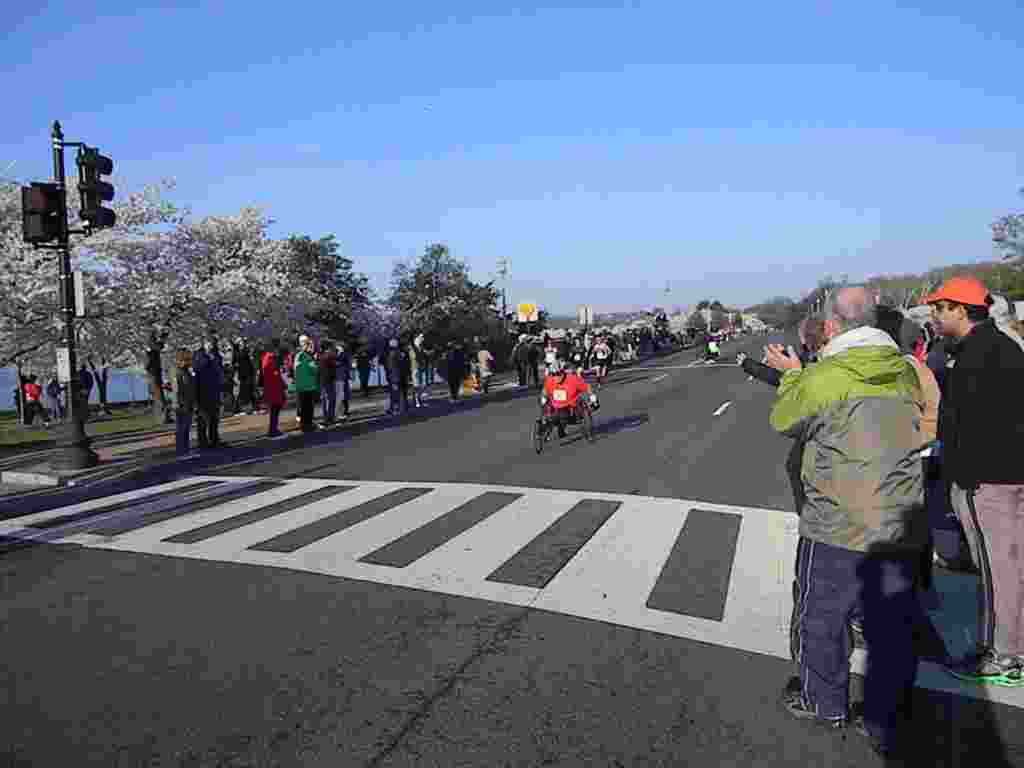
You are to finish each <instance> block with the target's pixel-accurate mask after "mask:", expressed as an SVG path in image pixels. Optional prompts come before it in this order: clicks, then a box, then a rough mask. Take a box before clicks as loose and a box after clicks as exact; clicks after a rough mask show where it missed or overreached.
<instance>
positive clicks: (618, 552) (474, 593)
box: [0, 476, 1024, 708]
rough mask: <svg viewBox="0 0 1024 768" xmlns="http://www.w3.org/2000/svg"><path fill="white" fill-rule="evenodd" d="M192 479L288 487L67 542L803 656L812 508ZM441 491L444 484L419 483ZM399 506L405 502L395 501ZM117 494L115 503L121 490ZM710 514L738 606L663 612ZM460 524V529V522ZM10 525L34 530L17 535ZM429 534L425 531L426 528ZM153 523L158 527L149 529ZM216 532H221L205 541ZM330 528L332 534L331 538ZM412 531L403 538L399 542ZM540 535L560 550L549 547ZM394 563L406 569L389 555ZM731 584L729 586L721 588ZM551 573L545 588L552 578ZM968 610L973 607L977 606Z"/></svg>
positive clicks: (948, 635)
mask: <svg viewBox="0 0 1024 768" xmlns="http://www.w3.org/2000/svg"><path fill="white" fill-rule="evenodd" d="M190 480H191V481H192V482H193V483H199V482H203V481H218V482H226V483H243V484H244V483H252V482H258V481H261V480H262V481H268V480H277V481H279V482H281V483H282V484H283V485H282V487H280V488H278V489H276V490H271V491H266V492H264V493H260V494H254V495H251V496H246V497H245V498H241V499H233V500H228V499H230V496H228V497H227V498H226V499H225V501H224V503H223V504H220V505H218V506H215V507H212V508H207V509H205V510H203V511H202V512H200V513H197V514H187V515H183V516H182V519H180V520H173V519H172V520H159V521H157V520H154V522H153V524H152V525H151V526H143V527H139V528H138V529H136V530H133V531H131V532H127V533H124V534H121V535H117V536H113V537H102V536H96V535H92V534H89V532H88V530H83V529H84V528H85V525H86V521H82V523H81V524H80V526H81V527H79V526H75V530H74V532H73V533H72V532H71V531H68V533H69V534H71V535H66V536H64V537H62V538H59V539H55V541H59V542H61V543H74V544H79V545H81V546H83V547H89V548H92V549H106V550H113V551H121V552H138V553H145V554H154V555H162V556H172V557H179V558H192V559H196V560H207V561H215V562H232V563H238V564H247V565H252V566H262V567H274V568H285V569H290V570H296V571H305V572H308V573H317V574H323V575H327V576H331V577H335V578H347V579H355V580H358V581H364V582H371V583H376V584H383V585H388V586H395V587H402V588H409V589H419V590H426V591H431V592H436V593H443V594H450V595H457V596H462V597H470V598H475V599H483V600H492V601H497V602H501V603H505V604H508V605H515V606H521V607H525V608H536V609H540V610H545V611H551V612H555V613H560V614H563V615H569V616H575V617H579V618H584V619H589V620H593V621H602V622H606V623H609V624H614V625H617V626H623V627H629V628H631V629H639V630H642V631H650V632H658V633H662V634H667V635H671V636H673V637H678V638H685V639H689V640H695V641H699V642H704V643H711V644H714V645H719V646H722V647H727V648H732V649H736V650H740V651H744V652H752V653H760V654H765V655H769V656H774V657H777V658H780V659H788V658H789V627H788V623H789V612H790V608H791V600H792V596H791V585H792V580H793V562H794V559H795V552H796V543H797V539H798V533H797V525H796V523H797V518H796V516H795V515H794V514H793V513H791V512H783V511H780V510H773V509H758V508H753V507H738V506H731V505H724V504H715V503H710V502H705V501H698V500H684V499H668V498H655V497H644V496H633V495H625V494H610V493H592V492H583V491H556V490H549V489H540V488H525V487H516V486H493V485H491V486H486V485H476V484H457V483H397V482H376V481H351V480H348V481H335V480H327V479H319V478H301V479H289V480H280V479H279V478H271V477H245V478H234V477H224V476H216V477H204V476H197V477H193V478H190ZM352 484H354V485H356V486H357V487H355V488H352V489H350V490H347V491H345V492H344V493H338V494H331V495H329V496H327V497H326V498H323V497H320V496H319V495H316V496H311V497H310V498H311V499H315V500H313V501H312V503H310V504H307V505H305V506H296V507H295V508H290V507H291V506H292V504H291V503H282V502H286V501H287V500H290V499H292V498H295V497H298V496H300V495H302V494H307V493H309V492H310V491H312V490H316V489H318V488H325V487H327V486H344V485H352ZM169 488H181V489H182V492H184V491H185V489H186V488H187V484H184V483H181V482H180V481H178V482H176V483H169V484H166V485H163V486H153V487H151V488H147V489H141V490H139V491H136V492H135V493H136V496H137V499H138V502H139V508H138V510H137V513H142V512H144V511H145V510H146V509H147V508H148V507H149V506H150V505H151V504H152V500H149V501H147V499H146V497H147V496H151V495H152V494H153V493H154V492H156V491H160V490H167V489H169ZM427 488H429V489H430V490H431V492H430V493H423V494H420V493H419V491H423V490H425V489H427ZM409 489H415V490H416V491H417V494H416V496H417V497H416V498H412V499H408V497H407V496H403V497H402V498H401V499H395V498H391V497H393V496H394V494H395V492H398V491H403V490H405V491H406V493H407V494H408V490H409ZM324 493H325V494H326V491H325V492H324ZM126 495H127V494H120V495H119V496H118V497H116V498H118V499H123V498H124V497H125V496H126ZM484 495H487V496H486V497H484ZM385 497H389V498H385ZM374 499H377V500H378V502H377V505H376V507H375V509H374V510H373V511H375V512H379V514H375V515H368V514H362V515H358V517H359V519H358V520H356V519H353V520H349V521H347V522H351V525H346V526H338V525H336V524H335V523H334V521H333V520H331V518H335V519H337V516H338V513H339V511H340V510H341V509H348V510H353V514H354V513H355V512H357V511H359V510H358V509H357V508H358V507H360V505H364V504H365V503H366V502H370V501H372V500H374ZM396 500H397V501H402V502H403V503H400V504H395V503H394V502H395V501H396ZM588 500H589V501H590V503H593V502H594V501H599V500H603V501H604V502H611V503H613V504H616V505H617V506H615V508H614V510H612V509H611V505H609V506H608V511H609V512H610V515H609V516H607V517H605V516H604V515H603V514H602V515H600V516H597V517H594V519H593V520H589V521H588V519H582V520H575V521H574V522H573V521H572V520H570V518H566V517H565V516H566V515H569V514H570V513H571V511H572V510H573V509H574V508H578V507H579V505H580V503H581V502H587V501H588ZM97 501H98V503H97V502H94V504H96V506H97V507H102V505H103V504H104V501H99V500H97ZM105 503H107V504H109V503H110V499H107V500H105ZM263 507H268V508H269V511H270V512H277V514H274V515H272V516H270V517H266V518H264V516H263V515H261V514H259V513H258V512H257V510H259V509H262V508H263ZM377 507H379V509H377ZM385 507H386V508H387V509H384V508H385ZM460 508H461V510H462V512H465V513H466V514H465V515H462V513H461V512H456V514H455V515H454V517H460V515H462V517H465V519H464V520H462V519H461V518H460V520H455V521H453V519H452V517H453V516H448V517H445V516H446V515H448V513H450V512H453V511H456V510H459V509H460ZM80 509H81V505H74V506H72V507H66V508H64V509H62V510H51V511H50V512H48V513H46V514H47V515H49V516H52V517H60V516H61V515H62V514H67V513H68V512H69V511H71V510H80ZM183 509H188V508H187V507H183ZM250 512H251V513H252V514H251V515H249V517H248V518H246V519H251V520H252V523H251V524H249V525H242V526H240V527H235V524H236V523H237V522H240V517H239V516H240V513H250ZM711 513H718V514H721V515H723V516H725V517H726V518H729V519H735V518H738V524H739V530H738V534H737V535H736V538H735V540H731V539H730V541H732V542H733V543H732V544H730V547H729V548H732V552H731V554H730V553H727V552H725V550H724V549H723V554H722V555H721V556H722V557H723V558H725V559H728V560H730V561H731V568H728V569H727V568H726V567H725V563H724V562H723V563H722V568H720V569H719V573H718V575H717V578H718V582H716V583H715V584H710V583H707V582H704V581H699V583H698V581H693V583H692V589H693V590H694V591H695V596H696V597H699V596H700V595H701V594H702V593H704V592H707V591H708V589H709V587H715V588H716V590H717V591H716V596H715V597H716V599H715V603H716V606H720V605H721V600H722V599H723V598H724V600H725V603H724V607H720V608H718V607H716V606H712V607H715V611H713V614H714V616H715V617H716V618H704V617H701V616H700V615H692V614H691V615H688V614H687V613H684V612H682V610H680V609H679V607H678V606H675V605H659V606H658V608H652V607H648V605H647V603H648V602H649V601H650V600H651V596H652V591H653V590H654V589H655V585H656V584H657V583H658V582H659V581H661V580H663V579H664V580H669V581H678V580H679V579H678V574H673V573H671V572H667V573H666V568H669V569H671V568H672V566H671V563H670V562H669V561H670V555H671V553H672V551H673V550H674V549H676V548H678V547H682V548H683V549H686V548H691V549H692V547H694V546H698V545H699V542H697V541H689V542H687V541H686V539H687V537H689V536H692V535H694V531H695V530H696V529H697V528H700V525H699V524H695V525H691V526H687V525H686V521H687V518H688V517H689V516H691V515H696V516H697V517H698V518H699V517H700V516H704V517H705V518H707V517H709V516H712V515H711ZM122 514H124V513H123V512H122ZM592 517H593V516H592ZM442 518H444V519H443V520H442ZM563 518H565V519H564V521H563ZM218 520H222V521H224V526H225V528H226V531H225V532H224V533H216V529H213V528H210V527H209V526H210V525H211V524H213V523H216V522H217V521H218ZM324 520H325V521H327V523H326V524H325V525H326V527H324V530H322V531H317V532H316V533H317V536H315V537H313V536H308V535H307V536H305V538H306V539H309V540H310V543H309V544H308V545H305V546H299V547H295V548H294V549H293V548H292V547H291V546H289V547H280V548H279V549H284V550H289V551H259V550H254V549H251V548H250V547H252V546H253V545H254V544H259V543H261V542H266V541H267V540H268V539H269V538H272V537H274V536H277V537H282V536H284V535H287V534H296V535H297V536H292V538H297V537H298V538H301V537H302V536H303V535H304V534H306V533H308V531H309V530H310V528H309V526H310V523H314V522H316V521H324ZM101 521H102V522H107V520H106V516H103V517H101V519H100V520H97V521H95V522H96V523H101ZM560 521H563V522H562V523H561V524H562V526H563V527H565V525H567V524H568V523H569V522H573V525H571V526H569V527H570V528H572V531H570V533H572V534H573V536H575V535H576V534H577V533H578V534H579V537H580V539H581V540H580V541H577V540H576V539H573V538H572V536H569V537H568V538H567V536H551V535H548V536H542V534H544V533H545V532H548V533H550V532H551V531H552V530H557V529H558V525H559V523H560ZM452 522H457V523H460V524H459V525H457V526H455V527H454V528H453V530H450V531H449V530H448V528H449V525H450V524H451V523H452ZM697 522H698V523H699V522H700V521H699V520H698V521H697ZM705 522H706V521H705ZM9 525H10V523H9ZM202 526H206V527H205V528H202ZM426 526H430V527H429V528H428V527H426ZM321 527H323V526H321ZM10 528H20V529H21V530H20V531H11V530H10ZM421 528H423V531H422V534H423V535H420V534H419V533H417V532H418V531H420V529H421ZM147 529H150V530H149V532H148V533H147ZM190 530H191V531H199V530H201V532H202V533H203V534H204V535H203V536H202V537H198V535H193V536H191V537H188V536H181V535H179V536H177V537H175V538H176V540H175V541H162V540H161V539H163V538H166V537H168V534H170V535H172V536H173V535H174V534H181V533H183V532H185V531H190ZM8 531H9V532H10V533H13V534H14V536H13V537H12V538H17V536H18V534H19V533H20V534H22V535H25V534H26V533H27V531H26V530H25V528H23V527H22V526H19V525H17V524H14V525H10V527H9V528H8ZM0 533H3V531H2V530H0ZM207 533H212V534H213V535H210V536H206V535H205V534H207ZM321 533H323V534H329V535H326V536H323V537H321V536H320V535H319V534H321ZM410 534H411V535H410ZM584 534H586V535H585V536H584ZM567 535H568V534H567ZM197 538H198V539H199V540H195V541H194V543H184V542H183V541H182V539H197ZM583 538H585V541H583V540H582V539H583ZM403 539H404V540H403ZM570 539H572V540H570ZM400 540H403V541H402V543H401V544H397V542H399V541H400ZM392 543H396V546H397V547H398V549H399V550H402V551H397V550H395V549H394V547H392V548H391V549H392V550H394V551H389V550H385V549H383V548H385V547H388V545H390V544H392ZM541 543H543V544H544V547H546V548H544V549H543V551H541V546H540V544H541ZM531 545H532V549H530V547H531ZM570 545H571V546H570ZM431 547H433V548H432V549H431ZM405 550H408V551H405ZM428 550H429V551H428ZM534 550H536V551H534ZM528 554H529V555H531V556H534V557H535V559H536V560H537V562H538V563H539V567H540V569H541V570H542V571H543V574H542V575H544V577H545V578H544V579H543V582H544V583H543V586H540V587H536V586H529V585H527V584H524V583H522V582H523V581H529V579H525V580H524V579H518V578H517V579H516V581H517V582H519V583H501V582H496V581H494V580H488V577H489V575H491V574H494V572H495V569H497V568H499V567H500V566H502V564H503V563H506V562H507V561H509V560H510V558H517V557H518V558H522V557H523V556H525V555H528ZM382 555H388V556H387V557H383V556H382ZM570 555H571V556H570ZM367 556H369V557H367ZM375 561H376V562H375ZM388 562H390V563H394V565H392V564H384V563H388ZM396 566H397V567H396ZM698 570H699V569H698ZM702 573H703V571H701V572H700V573H698V574H696V575H693V574H691V575H690V576H689V577H687V578H689V579H690V580H691V581H692V580H700V579H701V574H702ZM528 575H529V574H528ZM940 576H941V574H940ZM726 579H727V580H728V583H727V584H724V583H722V582H723V581H724V580H726ZM537 581H538V583H539V581H540V579H537ZM684 581H685V579H684ZM975 582H976V580H975ZM975 582H971V584H969V585H967V586H964V585H959V586H956V585H954V586H950V585H948V584H945V583H944V582H943V581H942V579H941V578H940V579H939V580H938V581H937V589H939V590H940V592H942V593H943V594H944V595H946V594H947V593H949V590H950V589H953V590H954V591H956V590H960V591H963V590H965V589H967V588H968V587H970V588H971V589H973V585H974V583H975ZM680 588H682V587H680ZM950 594H952V593H950ZM957 594H959V593H958V592H957ZM656 602H657V601H656ZM964 606H966V608H967V609H966V610H963V608H964ZM972 606H973V603H972V601H970V600H967V601H963V600H961V601H959V602H958V601H957V600H953V599H952V598H951V599H949V600H948V601H946V600H944V601H943V608H941V609H940V610H938V611H934V612H931V614H930V616H931V619H932V621H933V623H934V626H935V627H936V629H937V630H939V631H940V634H941V636H942V637H943V639H944V640H945V642H946V643H947V644H948V647H949V650H950V651H951V652H952V651H953V650H954V645H955V644H956V643H957V635H958V634H962V630H963V627H965V626H970V625H972V623H973V621H974V616H973V607H972ZM698 613H699V612H698ZM705 613H712V612H711V611H707V612H705ZM968 614H970V615H968ZM864 664H865V658H864V652H863V651H858V652H855V653H854V654H853V657H852V659H851V666H852V668H853V669H854V670H855V671H862V670H863V668H864ZM917 685H918V687H921V688H928V689H931V690H936V691H945V692H949V693H953V694H955V695H961V696H967V697H970V698H976V699H986V700H989V701H995V702H997V703H1001V704H1007V705H1009V706H1014V707H1020V708H1024V695H1021V692H1019V691H1015V690H1013V689H992V690H989V689H987V688H984V687H982V686H974V685H971V684H969V683H965V682H962V681H959V680H957V679H956V678H953V677H951V676H949V675H947V674H946V673H945V672H944V670H943V668H942V666H941V665H939V664H936V663H932V662H923V663H922V665H921V670H920V673H919V675H918V681H917Z"/></svg>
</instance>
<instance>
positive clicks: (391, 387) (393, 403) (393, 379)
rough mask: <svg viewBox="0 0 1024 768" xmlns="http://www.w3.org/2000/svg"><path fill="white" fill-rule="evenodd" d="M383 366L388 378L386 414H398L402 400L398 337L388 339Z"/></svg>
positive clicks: (401, 409) (400, 356) (400, 355)
mask: <svg viewBox="0 0 1024 768" xmlns="http://www.w3.org/2000/svg"><path fill="white" fill-rule="evenodd" d="M384 368H385V371H386V372H387V379H388V414H389V415H391V416H398V415H399V414H401V413H402V412H403V411H405V410H407V409H403V408H402V407H401V403H402V400H403V399H404V398H403V397H402V350H401V349H399V346H398V339H389V340H388V351H387V354H385V355H384Z"/></svg>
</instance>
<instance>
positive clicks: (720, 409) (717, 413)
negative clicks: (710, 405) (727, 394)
mask: <svg viewBox="0 0 1024 768" xmlns="http://www.w3.org/2000/svg"><path fill="white" fill-rule="evenodd" d="M730 405H732V400H726V401H725V402H724V403H722V404H721V405H720V406H718V410H717V411H715V412H714V413H713V414H711V415H712V416H721V415H722V414H723V413H725V409H726V408H728V407H729V406H730Z"/></svg>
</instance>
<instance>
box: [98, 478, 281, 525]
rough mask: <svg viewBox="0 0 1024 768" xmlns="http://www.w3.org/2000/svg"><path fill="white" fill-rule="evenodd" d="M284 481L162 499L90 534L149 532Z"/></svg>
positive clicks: (263, 481)
mask: <svg viewBox="0 0 1024 768" xmlns="http://www.w3.org/2000/svg"><path fill="white" fill-rule="evenodd" d="M281 485H282V483H280V482H277V481H273V480H258V481H256V482H253V483H246V484H238V485H236V486H234V487H232V486H231V485H227V486H218V487H216V488H213V489H211V490H210V491H208V492H205V493H203V494H201V495H199V496H198V497H192V496H185V497H184V498H182V497H180V496H179V497H174V498H170V499H166V500H161V502H160V503H157V504H154V505H153V506H152V508H151V509H149V510H147V513H146V514H145V515H141V516H134V517H132V516H128V515H125V516H119V519H116V520H110V521H108V522H102V523H99V524H97V525H95V526H93V527H91V528H90V531H89V532H90V533H92V534H94V535H98V536H120V535H123V534H126V533H132V532H133V531H136V530H139V529H140V528H147V529H148V530H147V533H148V532H149V531H151V530H152V528H151V526H153V525H154V524H156V523H161V522H164V521H165V520H171V519H182V518H183V517H184V516H186V515H189V514H191V513H194V512H200V511H202V510H204V509H208V508H209V507H213V506H217V507H221V506H222V505H223V504H227V503H228V502H231V501H234V500H236V499H240V498H245V497H246V496H253V495H255V494H259V493H263V492H264V491H269V490H273V489H274V488H279V487H280V486H281Z"/></svg>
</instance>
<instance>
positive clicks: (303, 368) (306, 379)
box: [295, 334, 320, 432]
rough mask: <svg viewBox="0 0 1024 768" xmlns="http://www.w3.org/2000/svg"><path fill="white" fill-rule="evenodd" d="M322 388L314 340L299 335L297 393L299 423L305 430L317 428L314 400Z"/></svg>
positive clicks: (296, 367) (296, 371) (296, 363)
mask: <svg viewBox="0 0 1024 768" xmlns="http://www.w3.org/2000/svg"><path fill="white" fill-rule="evenodd" d="M319 389H320V375H319V370H318V366H317V362H316V358H315V357H314V355H313V340H312V339H311V338H309V336H306V335H305V334H303V335H302V336H299V353H298V354H297V355H296V356H295V393H296V395H298V400H299V423H300V424H301V426H302V431H303V432H312V431H313V430H314V429H316V424H314V423H313V401H314V400H315V399H316V393H317V390H319Z"/></svg>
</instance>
